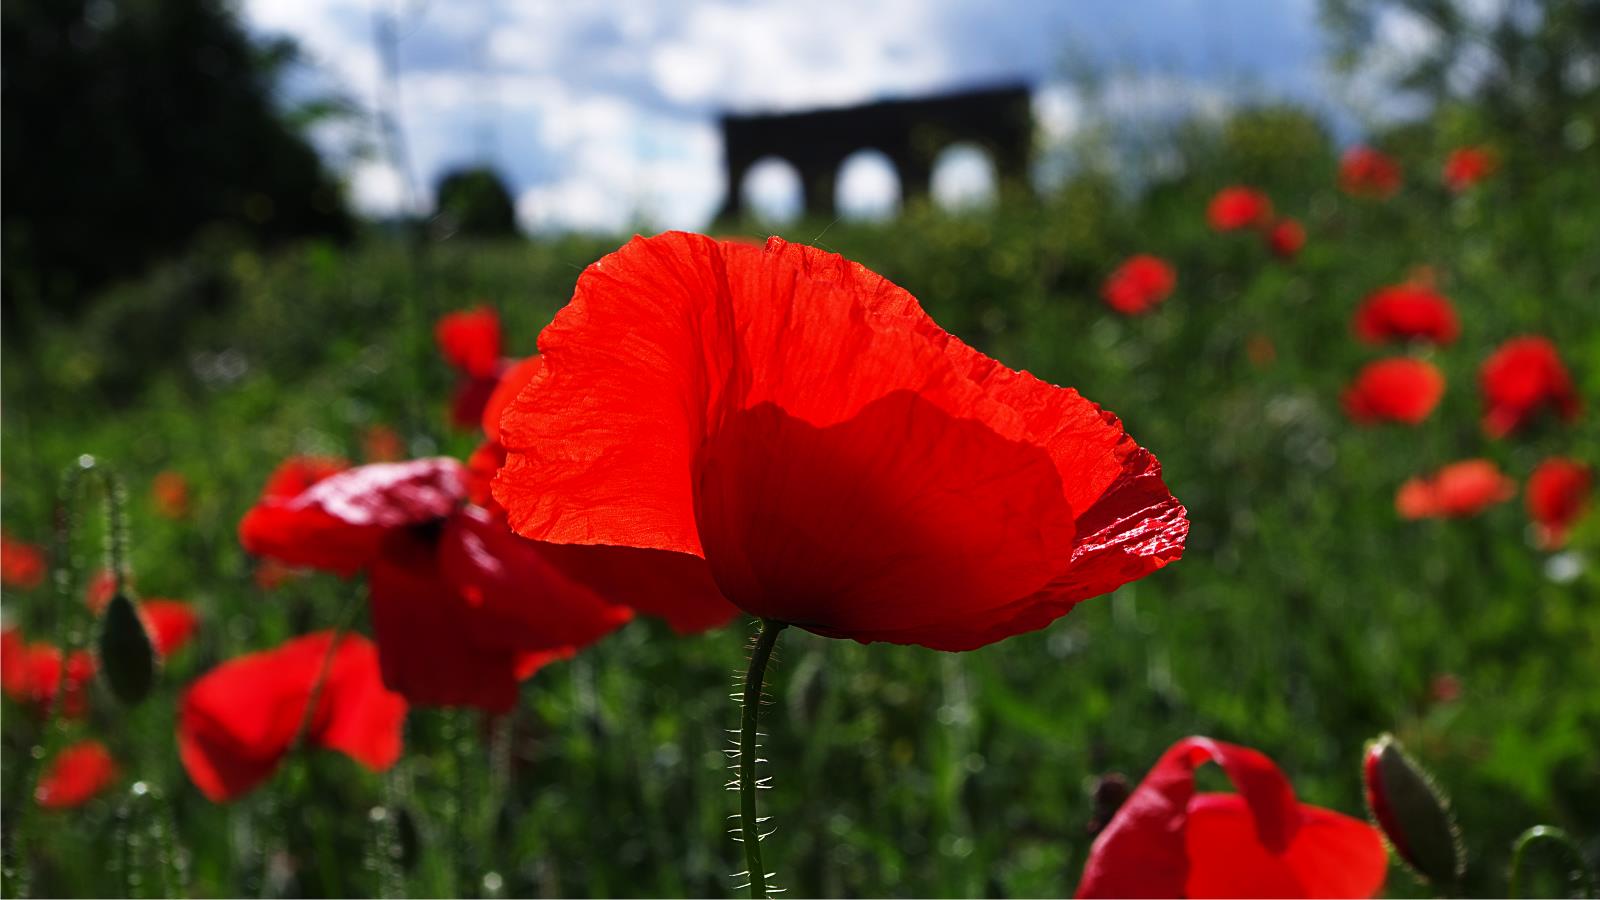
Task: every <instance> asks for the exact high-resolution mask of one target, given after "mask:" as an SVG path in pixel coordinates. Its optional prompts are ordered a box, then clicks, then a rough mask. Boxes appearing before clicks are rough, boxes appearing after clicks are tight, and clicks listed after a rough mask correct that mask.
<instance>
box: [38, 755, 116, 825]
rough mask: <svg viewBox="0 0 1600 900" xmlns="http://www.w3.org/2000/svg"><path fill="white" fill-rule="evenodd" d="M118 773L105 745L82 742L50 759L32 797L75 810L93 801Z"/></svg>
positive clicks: (48, 806)
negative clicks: (74, 808)
mask: <svg viewBox="0 0 1600 900" xmlns="http://www.w3.org/2000/svg"><path fill="white" fill-rule="evenodd" d="M117 775H118V772H117V763H116V760H114V759H112V758H111V751H109V750H107V749H106V745H105V744H102V743H100V742H99V741H79V742H78V743H76V744H73V745H72V746H70V747H67V748H66V749H65V750H62V751H61V752H60V753H59V754H57V755H56V758H55V759H53V760H51V761H50V765H49V767H48V768H46V769H45V771H44V775H43V777H41V778H40V779H39V787H38V789H37V790H36V791H35V792H34V795H33V796H34V799H35V800H37V801H38V802H39V805H40V806H42V807H44V808H45V809H72V808H73V807H77V806H82V805H83V804H85V803H88V802H89V801H90V800H93V799H94V797H95V795H96V794H99V793H100V792H101V791H103V790H105V789H106V788H108V787H110V786H111V785H112V784H114V783H115V782H116V780H117Z"/></svg>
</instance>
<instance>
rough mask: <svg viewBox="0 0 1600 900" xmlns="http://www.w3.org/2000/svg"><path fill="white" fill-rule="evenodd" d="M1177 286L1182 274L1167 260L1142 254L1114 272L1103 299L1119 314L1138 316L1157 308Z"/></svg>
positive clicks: (1102, 293)
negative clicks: (1179, 276)
mask: <svg viewBox="0 0 1600 900" xmlns="http://www.w3.org/2000/svg"><path fill="white" fill-rule="evenodd" d="M1177 283H1178V273H1177V272H1174V271H1173V269H1172V266H1170V265H1168V264H1167V263H1166V261H1165V260H1162V259H1160V258H1159V257H1155V256H1150V255H1149V254H1140V255H1138V256H1132V257H1129V258H1128V260H1127V261H1126V262H1124V263H1123V264H1122V265H1120V266H1118V267H1117V268H1116V271H1114V272H1112V273H1111V276H1110V277H1109V278H1107V279H1106V283H1105V286H1104V287H1103V288H1102V289H1101V296H1103V297H1105V300H1106V303H1107V304H1108V305H1109V306H1110V307H1111V308H1112V309H1114V310H1116V311H1117V312H1119V313H1122V314H1123V315H1127V316H1136V315H1139V314H1141V313H1147V312H1149V311H1150V310H1152V309H1155V308H1156V306H1158V305H1159V304H1160V303H1161V301H1163V300H1165V299H1167V296H1168V295H1169V294H1171V293H1172V288H1173V286H1174V285H1176V284H1177Z"/></svg>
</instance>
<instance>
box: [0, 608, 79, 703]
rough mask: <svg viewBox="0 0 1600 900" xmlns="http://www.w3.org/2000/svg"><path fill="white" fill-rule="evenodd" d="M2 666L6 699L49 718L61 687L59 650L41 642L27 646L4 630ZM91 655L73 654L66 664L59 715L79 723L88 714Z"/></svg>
mask: <svg viewBox="0 0 1600 900" xmlns="http://www.w3.org/2000/svg"><path fill="white" fill-rule="evenodd" d="M0 653H3V663H0V689H3V690H4V691H5V694H6V696H7V697H10V698H11V699H12V700H15V701H16V702H18V703H21V704H24V705H26V706H28V707H29V708H30V709H31V711H32V712H33V713H34V714H36V715H41V716H43V715H48V714H49V712H50V709H51V706H52V704H54V703H55V702H56V694H57V692H58V691H60V690H61V686H62V680H63V679H62V661H61V650H60V648H58V647H55V646H53V645H51V644H47V643H44V642H42V641H36V642H34V643H31V644H30V643H27V642H25V641H24V640H23V637H22V632H21V631H19V630H17V629H16V628H6V629H5V630H4V633H3V650H0ZM94 673H95V663H94V655H93V654H91V653H89V652H88V651H86V650H76V651H73V653H72V654H71V655H69V656H68V657H67V660H66V673H65V675H66V677H65V681H66V692H65V694H64V695H63V696H62V698H61V704H60V709H59V710H58V711H59V712H60V714H61V715H62V716H64V717H66V718H69V719H81V718H83V717H84V716H85V715H87V714H88V712H89V684H90V682H92V681H94Z"/></svg>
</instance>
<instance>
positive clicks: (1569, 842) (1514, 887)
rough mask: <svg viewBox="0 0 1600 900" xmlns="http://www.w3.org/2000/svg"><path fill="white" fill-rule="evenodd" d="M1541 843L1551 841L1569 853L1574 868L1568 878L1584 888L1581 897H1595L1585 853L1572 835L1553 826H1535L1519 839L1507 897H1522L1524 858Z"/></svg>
mask: <svg viewBox="0 0 1600 900" xmlns="http://www.w3.org/2000/svg"><path fill="white" fill-rule="evenodd" d="M1539 841H1549V842H1550V843H1552V844H1556V845H1558V846H1560V847H1561V848H1562V849H1563V850H1566V851H1567V853H1568V854H1569V855H1570V856H1571V857H1572V861H1573V863H1574V867H1573V868H1572V869H1571V870H1570V871H1569V872H1568V873H1567V877H1568V878H1570V879H1572V881H1573V882H1574V884H1575V885H1577V886H1578V887H1581V888H1582V890H1583V892H1582V894H1580V895H1579V896H1583V897H1593V896H1594V895H1595V891H1594V887H1595V885H1594V876H1592V875H1590V874H1589V866H1588V864H1587V863H1586V862H1585V861H1584V858H1583V851H1581V850H1579V849H1578V844H1577V842H1576V841H1574V840H1573V839H1572V835H1570V834H1567V833H1566V832H1565V831H1563V830H1561V829H1560V828H1556V827H1554V826H1552V825H1535V826H1533V827H1532V828H1529V829H1528V830H1527V831H1524V832H1523V833H1522V834H1521V836H1519V837H1518V838H1517V843H1516V844H1515V845H1514V846H1513V848H1512V850H1511V878H1510V881H1509V883H1508V884H1507V885H1506V896H1508V897H1521V896H1522V890H1521V889H1522V857H1523V854H1525V853H1526V852H1527V850H1528V846H1529V845H1530V844H1535V843H1538V842H1539ZM1573 876H1576V877H1573Z"/></svg>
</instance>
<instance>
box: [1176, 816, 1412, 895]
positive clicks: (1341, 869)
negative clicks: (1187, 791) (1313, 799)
mask: <svg viewBox="0 0 1600 900" xmlns="http://www.w3.org/2000/svg"><path fill="white" fill-rule="evenodd" d="M1300 812H1301V819H1300V826H1299V829H1298V830H1297V831H1296V834H1295V839H1294V841H1293V842H1292V843H1290V845H1289V846H1288V847H1287V848H1286V849H1285V850H1284V851H1282V852H1281V853H1275V852H1273V851H1272V850H1269V849H1268V848H1267V847H1265V846H1263V845H1262V843H1261V842H1260V840H1259V839H1258V837H1257V833H1256V827H1255V818H1254V816H1252V814H1251V811H1250V808H1249V807H1248V805H1247V804H1246V803H1245V802H1244V799H1243V798H1242V797H1240V796H1239V795H1237V794H1201V795H1199V796H1197V797H1195V798H1194V800H1193V801H1191V802H1190V804H1189V820H1188V824H1187V827H1186V829H1185V839H1186V846H1187V852H1188V858H1189V863H1190V864H1189V874H1188V878H1187V881H1186V883H1185V887H1184V892H1183V894H1182V896H1185V897H1335V898H1336V897H1371V896H1374V895H1375V894H1377V892H1378V890H1379V889H1380V888H1381V887H1382V886H1383V881H1384V877H1385V875H1386V874H1387V873H1388V868H1389V860H1388V854H1387V852H1386V851H1385V850H1384V847H1383V841H1382V840H1381V839H1380V838H1379V837H1378V836H1377V834H1376V833H1375V832H1374V831H1373V829H1372V827H1371V826H1369V825H1367V824H1366V823H1365V822H1362V821H1359V820H1357V819H1352V818H1350V817H1349V816H1344V815H1340V814H1339V813H1336V812H1332V811H1329V810H1325V809H1318V808H1316V807H1312V806H1302V807H1301V808H1300Z"/></svg>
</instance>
